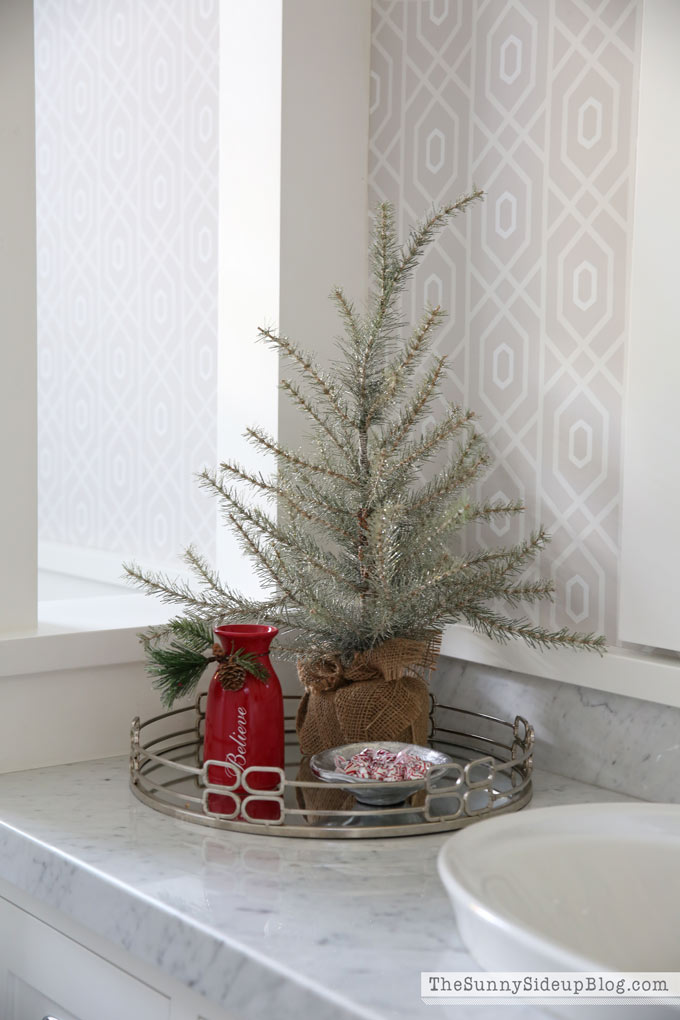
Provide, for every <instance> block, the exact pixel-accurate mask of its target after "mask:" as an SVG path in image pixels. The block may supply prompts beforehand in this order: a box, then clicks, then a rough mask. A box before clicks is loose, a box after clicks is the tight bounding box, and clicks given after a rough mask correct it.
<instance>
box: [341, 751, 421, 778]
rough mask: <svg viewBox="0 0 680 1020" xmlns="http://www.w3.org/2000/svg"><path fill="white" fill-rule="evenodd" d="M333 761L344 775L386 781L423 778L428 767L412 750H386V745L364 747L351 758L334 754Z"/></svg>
mask: <svg viewBox="0 0 680 1020" xmlns="http://www.w3.org/2000/svg"><path fill="white" fill-rule="evenodd" d="M334 762H335V768H336V770H337V771H338V772H342V773H344V775H346V776H353V777H355V778H356V779H373V780H380V781H383V782H387V783H395V782H396V783H399V782H403V781H404V780H408V779H424V778H425V777H426V775H427V770H428V767H429V766H428V763H427V762H426V761H424V760H423V759H422V758H419V757H418V755H417V754H414V753H413V752H412V751H409V750H404V751H398V752H395V751H388V750H387V748H386V747H365V748H364V749H363V751H359V752H358V753H357V754H353V755H352V757H351V758H344V757H343V756H342V755H341V754H336V756H335V759H334Z"/></svg>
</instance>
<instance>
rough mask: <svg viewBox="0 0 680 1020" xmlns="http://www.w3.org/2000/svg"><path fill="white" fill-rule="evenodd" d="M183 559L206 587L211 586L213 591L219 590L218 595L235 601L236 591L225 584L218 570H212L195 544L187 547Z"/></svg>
mask: <svg viewBox="0 0 680 1020" xmlns="http://www.w3.org/2000/svg"><path fill="white" fill-rule="evenodd" d="M183 559H184V562H185V563H186V564H187V565H188V566H189V567H191V569H192V570H193V571H194V573H195V574H196V575H197V576H198V578H199V580H200V581H201V582H202V584H203V586H204V587H205V588H209V589H210V590H211V591H214V592H217V594H218V595H222V596H224V598H226V599H228V600H229V601H233V599H234V593H233V592H231V591H229V590H227V589H226V588H225V587H224V586H223V584H222V582H221V581H220V578H219V575H218V574H217V572H216V571H214V570H211V568H210V567H209V565H208V562H207V560H206V559H205V557H204V556H201V555H200V553H198V552H197V550H196V549H195V548H194V547H193V546H191V545H190V546H188V548H187V549H185V551H184V556H183Z"/></svg>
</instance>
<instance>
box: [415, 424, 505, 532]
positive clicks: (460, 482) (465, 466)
mask: <svg viewBox="0 0 680 1020" xmlns="http://www.w3.org/2000/svg"><path fill="white" fill-rule="evenodd" d="M474 417H475V416H474V415H473V414H472V413H471V412H470V421H473V420H474ZM488 463H489V454H488V450H487V447H486V442H485V440H484V437H483V436H481V435H479V433H477V432H473V433H472V434H471V436H470V437H469V438H468V440H467V441H466V443H465V444H464V445H463V447H462V449H461V450H460V451H459V454H458V456H457V457H456V459H455V460H454V461H453V462H452V463H451V464H450V465H449V466H448V467H447V468H445V469H444V470H443V471H440V472H439V474H437V475H436V477H435V478H433V479H432V481H431V482H429V483H428V484H427V485H425V486H424V487H423V488H422V489H421V490H420V493H419V494H416V495H414V497H413V498H412V500H411V504H410V510H411V511H412V512H414V511H419V512H420V514H421V515H422V514H423V513H425V511H427V512H428V513H431V512H432V511H433V509H434V508H435V507H436V506H437V505H438V504H440V503H441V501H442V500H444V499H448V498H451V497H453V496H454V495H456V494H457V493H459V492H460V491H461V490H462V489H465V488H466V486H468V485H469V484H470V483H471V482H473V481H474V480H475V479H476V478H477V477H478V475H479V474H480V472H481V471H482V470H483V468H485V467H486V466H487V465H488Z"/></svg>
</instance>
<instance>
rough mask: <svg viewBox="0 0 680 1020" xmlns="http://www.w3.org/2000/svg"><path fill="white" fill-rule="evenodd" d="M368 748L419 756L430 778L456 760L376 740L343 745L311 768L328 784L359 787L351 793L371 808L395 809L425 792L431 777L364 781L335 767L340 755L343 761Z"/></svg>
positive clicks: (319, 756)
mask: <svg viewBox="0 0 680 1020" xmlns="http://www.w3.org/2000/svg"><path fill="white" fill-rule="evenodd" d="M366 748H370V749H371V750H378V749H379V748H384V749H385V750H387V751H392V752H393V753H394V754H398V753H399V752H400V751H409V752H410V753H411V754H414V755H417V757H418V758H421V759H422V760H423V761H426V762H427V763H428V764H429V765H430V766H431V768H430V770H429V772H428V776H429V777H431V778H432V777H435V778H436V774H439V769H437V768H436V766H438V765H450V764H451V762H452V761H453V759H452V758H451V757H449V755H448V754H444V752H443V751H434V750H433V749H432V748H431V747H421V746H420V745H418V744H402V743H399V742H398V741H395V740H374V741H366V740H364V741H362V742H360V743H354V744H342V745H341V746H340V747H330V748H329V749H328V750H327V751H319V753H318V754H315V755H313V756H312V758H311V759H310V762H309V767H310V769H311V770H312V772H313V773H314V775H315V776H317V777H318V778H319V779H322V780H323V781H324V782H325V783H351V784H352V785H353V786H355V787H356V789H355V790H352V791H351V792H352V793H353V794H354V797H355V799H356V800H357V801H358V803H359V804H370V805H372V806H373V807H392V806H394V805H397V804H403V803H404V801H405V800H408V798H409V797H410V796H411V795H412V794H414V793H417V791H418V790H422V789H423V787H424V786H425V783H426V780H427V778H428V777H424V778H423V779H404V780H400V781H396V780H391V779H363V778H361V777H360V776H348V775H347V774H346V773H345V772H340V771H339V770H338V769H336V767H335V758H336V755H342V757H343V758H348V759H349V758H351V757H352V756H353V755H355V754H358V753H359V752H360V751H364V750H365V749H366Z"/></svg>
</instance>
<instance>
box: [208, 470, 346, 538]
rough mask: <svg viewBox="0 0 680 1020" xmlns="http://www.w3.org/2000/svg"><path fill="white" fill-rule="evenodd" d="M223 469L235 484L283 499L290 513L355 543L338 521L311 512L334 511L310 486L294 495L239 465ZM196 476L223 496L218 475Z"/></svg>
mask: <svg viewBox="0 0 680 1020" xmlns="http://www.w3.org/2000/svg"><path fill="white" fill-rule="evenodd" d="M220 469H221V471H222V473H223V474H225V475H228V476H229V477H230V478H232V479H234V481H240V482H245V483H246V484H247V485H250V486H252V488H254V489H256V490H257V491H259V492H262V493H264V494H265V496H266V497H267V498H269V499H278V500H281V501H282V502H283V503H285V505H286V506H287V507H289V509H290V510H292V511H294V513H296V514H299V515H300V516H301V517H304V519H305V520H307V521H309V522H310V523H311V524H318V525H321V526H322V527H323V528H328V529H329V530H330V531H333V532H334V533H335V534H336V535H337V536H338V537H339V538H343V539H345V540H349V541H352V540H353V536H352V535H351V534H350V533H349V532H348V531H347V530H346V529H345V528H343V527H342V526H340V525H338V524H337V523H336V522H335V521H333V520H330V519H329V518H328V517H327V516H322V515H321V514H320V513H315V512H314V511H313V510H310V506H312V507H314V508H315V509H317V510H325V511H329V510H331V508H330V507H329V506H328V505H327V504H326V503H325V502H323V501H322V500H320V499H316V498H312V497H311V496H310V492H311V488H310V487H309V486H306V487H305V491H304V492H301V491H300V490H298V489H297V488H296V489H295V491H294V492H290V491H288V489H287V487H286V485H285V484H283V483H282V481H280V483H279V484H278V485H277V484H274V483H272V482H270V481H268V480H267V479H266V478H264V477H263V475H261V474H260V475H254V474H251V473H250V472H248V471H246V470H245V468H243V467H241V465H239V464H231V463H229V462H224V463H222V464H220ZM197 477H198V479H199V484H200V485H201V487H202V488H204V489H207V490H208V491H209V492H212V493H213V494H215V495H219V496H221V495H222V494H223V488H224V487H223V485H222V483H221V482H220V481H218V479H217V477H216V475H215V474H213V472H211V471H209V470H208V469H207V468H204V470H203V471H201V472H200V473H199V474H198V476H197ZM279 477H280V479H282V478H283V475H280V476H279Z"/></svg>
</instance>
